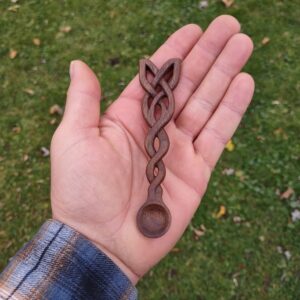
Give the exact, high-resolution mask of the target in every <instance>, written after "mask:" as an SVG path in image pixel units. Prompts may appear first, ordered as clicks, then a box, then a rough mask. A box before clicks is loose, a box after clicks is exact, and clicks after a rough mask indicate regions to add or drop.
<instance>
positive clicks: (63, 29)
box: [59, 25, 72, 33]
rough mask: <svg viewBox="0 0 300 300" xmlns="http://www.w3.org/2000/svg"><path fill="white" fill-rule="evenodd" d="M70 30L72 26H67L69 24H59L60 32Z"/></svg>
mask: <svg viewBox="0 0 300 300" xmlns="http://www.w3.org/2000/svg"><path fill="white" fill-rule="evenodd" d="M71 30H72V27H71V26H69V25H66V26H61V27H60V29H59V31H60V32H64V33H68V32H70V31H71Z"/></svg>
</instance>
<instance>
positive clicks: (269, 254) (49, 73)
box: [0, 0, 300, 300]
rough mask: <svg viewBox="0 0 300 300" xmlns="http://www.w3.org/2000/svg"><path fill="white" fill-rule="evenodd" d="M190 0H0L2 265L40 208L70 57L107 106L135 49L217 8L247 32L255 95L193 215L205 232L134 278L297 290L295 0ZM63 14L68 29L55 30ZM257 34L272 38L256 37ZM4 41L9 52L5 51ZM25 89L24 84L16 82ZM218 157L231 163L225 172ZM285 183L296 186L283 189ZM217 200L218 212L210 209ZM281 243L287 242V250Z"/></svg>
mask: <svg viewBox="0 0 300 300" xmlns="http://www.w3.org/2000/svg"><path fill="white" fill-rule="evenodd" d="M198 3H199V1H198V0H195V1H192V0H186V1H180V0H176V1H171V0H169V1H154V0H153V1H141V0H139V1H129V0H127V1H116V0H114V1H104V0H97V1H96V0H94V1H80V0H74V1H71V0H70V1H67V0H65V1H55V0H44V1H37V0H27V1H25V0H24V1H22V0H19V1H18V2H17V4H18V5H20V7H19V8H17V9H16V10H17V11H16V12H12V11H10V10H8V8H9V7H11V6H13V5H15V4H12V3H11V2H10V1H8V0H2V1H0V110H1V117H0V132H1V138H0V269H2V268H3V267H4V266H5V265H6V264H7V261H8V259H9V257H11V256H12V255H14V253H15V252H16V251H17V250H18V249H19V248H20V247H21V245H22V244H23V243H25V242H26V241H28V240H29V239H30V238H31V237H32V235H33V234H34V233H35V232H36V230H37V229H38V228H39V226H40V225H41V224H42V223H43V221H44V220H45V219H46V218H48V217H50V204H49V171H50V170H49V160H48V158H47V157H46V158H45V157H43V156H42V155H41V153H40V148H41V147H42V146H45V147H49V144H50V140H51V136H52V134H53V132H54V130H55V127H56V126H57V123H58V122H59V117H57V116H55V118H56V119H57V123H56V124H54V125H51V124H50V120H51V119H53V117H54V116H53V115H50V114H49V108H50V107H51V106H52V105H53V104H56V103H57V104H59V105H61V106H63V105H64V99H65V91H66V89H67V86H68V82H69V78H68V65H69V62H70V61H71V60H72V59H77V58H80V59H83V60H84V61H86V62H87V63H88V64H89V65H90V66H91V67H92V68H93V69H94V70H95V71H96V73H97V75H98V76H99V77H100V78H101V82H102V88H103V90H104V93H105V95H106V98H105V100H104V101H103V108H105V107H106V106H107V105H108V104H109V103H110V101H112V100H113V99H115V98H116V97H117V95H118V94H119V92H120V91H121V90H122V89H123V87H124V85H126V84H127V82H128V81H129V80H130V79H131V78H132V76H133V75H134V74H135V73H136V72H137V62H138V59H139V58H140V57H142V56H144V55H149V54H151V53H152V51H154V50H155V49H156V48H157V47H158V46H159V45H160V44H161V43H162V42H163V41H164V40H165V38H166V37H167V36H168V35H169V34H170V33H171V32H173V31H174V30H176V29H177V28H178V27H180V26H182V25H184V24H187V23H191V22H193V23H198V24H200V25H201V26H202V27H203V28H205V27H206V26H207V25H208V24H209V22H210V21H211V20H212V19H213V18H214V17H216V16H217V15H219V14H224V13H227V14H232V15H234V16H236V17H237V18H238V19H239V20H240V22H241V24H242V30H243V31H244V32H245V33H247V34H249V35H250V36H251V37H252V38H253V40H254V44H255V51H254V55H253V57H252V59H251V61H250V63H249V64H248V65H247V67H246V71H247V72H250V73H251V74H252V75H253V76H254V78H255V81H256V93H255V97H254V102H253V104H252V105H251V107H250V109H249V111H248V113H247V115H246V117H245V119H244V120H243V122H242V124H241V126H240V128H239V130H238V132H237V134H236V135H235V137H234V138H233V142H234V144H235V149H234V151H233V152H226V153H224V155H223V157H222V160H221V161H220V163H219V164H218V166H217V169H216V171H215V172H214V174H213V176H212V180H211V183H210V186H209V189H208V192H207V194H206V196H205V198H204V199H203V201H202V204H201V208H200V209H199V211H198V212H197V214H196V215H195V217H194V219H193V220H192V224H193V226H194V227H199V226H200V225H201V224H204V225H205V227H206V228H207V231H206V233H205V235H204V236H202V237H201V238H200V239H198V240H195V239H194V237H193V231H192V229H191V228H188V229H187V231H186V233H185V234H184V236H183V237H182V239H181V240H180V242H179V243H178V245H177V246H176V247H177V248H179V249H180V251H179V252H176V253H175V252H172V253H170V254H169V255H168V256H167V257H166V258H165V259H164V260H163V261H162V262H161V263H160V264H159V265H158V266H157V267H155V268H154V269H153V270H152V271H151V272H150V273H149V274H148V275H147V276H146V277H145V278H144V279H143V280H142V281H141V282H140V283H139V285H138V289H139V292H140V298H141V299H166V298H168V299H272V300H273V299H284V300H285V299H293V300H296V299H300V234H299V232H300V221H298V222H294V223H293V222H292V221H291V212H292V211H293V209H295V208H294V207H295V206H297V205H299V196H300V177H299V167H300V164H299V153H300V146H299V128H300V121H299V120H300V108H299V107H300V106H299V94H300V83H299V78H300V65H299V47H300V43H299V34H298V35H297V33H299V32H298V31H297V30H299V25H300V24H299V16H300V7H299V4H297V1H296V0H290V1H288V0H286V1H275V0H274V1H270V0H266V1H256V0H243V1H242V0H236V1H235V5H233V6H232V7H231V8H228V9H226V8H225V7H224V6H223V4H222V3H221V1H212V0H211V1H209V6H208V8H206V9H204V10H199V8H198ZM67 25H68V26H71V27H72V30H71V31H70V32H68V33H63V32H61V31H60V27H62V26H67ZM266 36H267V37H269V38H270V42H269V43H268V44H266V45H262V44H261V40H262V39H263V38H264V37H266ZM36 37H37V38H39V39H40V40H41V45H40V46H39V47H38V46H35V45H34V44H33V43H32V39H33V38H36ZM10 49H15V50H17V51H18V55H17V57H16V58H15V59H10V58H9V55H8V53H9V51H10ZM297 50H298V52H297ZM115 58H117V59H116V61H117V62H118V63H117V64H116V65H114V66H111V64H110V60H111V59H115ZM28 88H30V89H32V90H33V91H34V95H29V94H27V93H26V92H24V89H28ZM16 127H17V128H20V132H16V131H18V130H16V129H14V128H16ZM24 155H28V159H27V160H26V159H25V161H24ZM226 168H233V169H235V170H236V171H238V172H236V173H235V175H232V176H227V175H223V174H222V171H223V170H224V169H226ZM241 174H242V176H241ZM288 187H291V188H293V189H294V191H295V193H294V194H293V195H292V196H291V197H290V198H289V199H287V200H281V199H280V196H279V195H278V194H279V193H282V192H283V191H285V190H286V189H287V188H288ZM297 199H298V200H297ZM297 201H298V202H297ZM220 205H224V206H225V207H226V208H227V214H226V216H225V217H223V218H221V219H219V220H216V219H214V218H213V216H212V215H213V213H214V212H216V211H218V209H219V207H220ZM234 216H239V217H240V218H241V219H242V222H241V223H235V222H233V217H234ZM279 246H280V247H282V249H283V251H289V252H290V253H291V258H290V259H289V260H288V259H287V258H286V257H285V256H284V255H283V254H282V253H279V251H278V247H279Z"/></svg>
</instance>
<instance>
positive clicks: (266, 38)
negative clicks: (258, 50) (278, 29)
mask: <svg viewBox="0 0 300 300" xmlns="http://www.w3.org/2000/svg"><path fill="white" fill-rule="evenodd" d="M269 42H270V38H269V37H267V36H265V37H264V38H263V39H262V40H261V44H262V45H267V44H268V43H269Z"/></svg>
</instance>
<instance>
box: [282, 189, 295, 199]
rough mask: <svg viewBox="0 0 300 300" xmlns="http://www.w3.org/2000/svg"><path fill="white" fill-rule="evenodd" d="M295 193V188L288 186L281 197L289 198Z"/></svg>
mask: <svg viewBox="0 0 300 300" xmlns="http://www.w3.org/2000/svg"><path fill="white" fill-rule="evenodd" d="M293 194H294V190H293V189H292V188H291V187H288V188H287V189H286V190H285V191H284V192H283V193H282V194H281V195H280V199H289V198H290V197H291V196H292V195H293Z"/></svg>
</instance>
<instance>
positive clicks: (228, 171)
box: [222, 168, 235, 176]
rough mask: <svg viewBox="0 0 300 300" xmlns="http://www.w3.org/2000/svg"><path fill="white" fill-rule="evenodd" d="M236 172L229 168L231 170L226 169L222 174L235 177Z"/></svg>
mask: <svg viewBox="0 0 300 300" xmlns="http://www.w3.org/2000/svg"><path fill="white" fill-rule="evenodd" d="M234 172H235V171H234V169H232V168H229V169H224V170H223V171H222V174H223V175H227V176H230V175H233V174H234Z"/></svg>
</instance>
